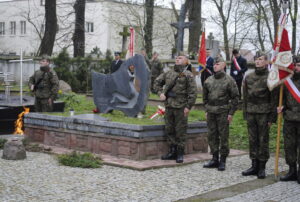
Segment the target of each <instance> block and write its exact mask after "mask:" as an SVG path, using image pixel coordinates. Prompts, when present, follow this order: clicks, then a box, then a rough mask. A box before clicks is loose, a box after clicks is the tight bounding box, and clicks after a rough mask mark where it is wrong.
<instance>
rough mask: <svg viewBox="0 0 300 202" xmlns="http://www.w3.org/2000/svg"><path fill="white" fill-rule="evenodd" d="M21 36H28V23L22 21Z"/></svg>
mask: <svg viewBox="0 0 300 202" xmlns="http://www.w3.org/2000/svg"><path fill="white" fill-rule="evenodd" d="M20 24H21V35H24V34H26V21H21V22H20Z"/></svg>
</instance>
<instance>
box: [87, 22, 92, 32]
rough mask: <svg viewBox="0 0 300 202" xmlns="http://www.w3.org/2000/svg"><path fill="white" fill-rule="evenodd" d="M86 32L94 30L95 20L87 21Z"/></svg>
mask: <svg viewBox="0 0 300 202" xmlns="http://www.w3.org/2000/svg"><path fill="white" fill-rule="evenodd" d="M86 32H94V23H93V22H87V23H86Z"/></svg>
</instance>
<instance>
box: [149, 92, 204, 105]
mask: <svg viewBox="0 0 300 202" xmlns="http://www.w3.org/2000/svg"><path fill="white" fill-rule="evenodd" d="M149 98H150V99H153V100H159V97H158V95H156V94H154V93H150V95H149ZM202 102H203V101H202V94H197V99H196V103H202Z"/></svg>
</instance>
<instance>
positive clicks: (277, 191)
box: [219, 181, 300, 202]
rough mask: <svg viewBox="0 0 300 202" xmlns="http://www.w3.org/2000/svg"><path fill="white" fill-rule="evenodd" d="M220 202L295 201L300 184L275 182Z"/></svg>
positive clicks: (299, 196)
mask: <svg viewBox="0 0 300 202" xmlns="http://www.w3.org/2000/svg"><path fill="white" fill-rule="evenodd" d="M219 201H220V202H236V201H241V202H243V201H245V202H246V201H247V202H248V201H255V202H265V201H281V202H296V201H300V185H299V184H298V183H297V182H295V181H293V182H277V183H275V184H272V185H268V186H265V187H263V188H260V189H255V190H253V191H249V192H246V193H243V194H239V195H236V196H234V197H230V198H226V199H223V200H219Z"/></svg>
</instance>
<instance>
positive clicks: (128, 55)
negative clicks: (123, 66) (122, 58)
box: [126, 27, 135, 60]
mask: <svg viewBox="0 0 300 202" xmlns="http://www.w3.org/2000/svg"><path fill="white" fill-rule="evenodd" d="M129 31H130V40H129V44H128V50H127V53H126V60H127V59H128V58H131V57H133V56H134V40H135V36H134V35H135V31H134V28H133V27H130V28H129Z"/></svg>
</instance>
